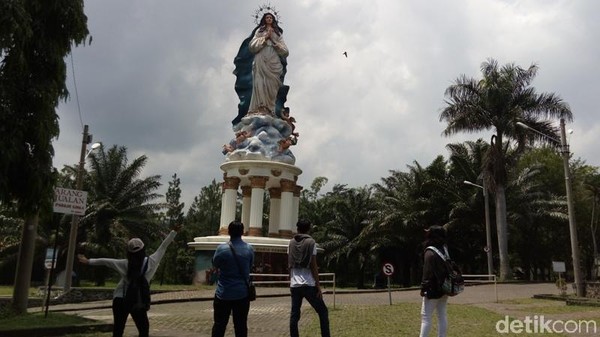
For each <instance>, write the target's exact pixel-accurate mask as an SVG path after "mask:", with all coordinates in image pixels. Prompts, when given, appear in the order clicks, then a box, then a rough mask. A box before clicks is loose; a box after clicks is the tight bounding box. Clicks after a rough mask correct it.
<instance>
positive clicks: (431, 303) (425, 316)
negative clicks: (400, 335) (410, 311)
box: [419, 225, 448, 337]
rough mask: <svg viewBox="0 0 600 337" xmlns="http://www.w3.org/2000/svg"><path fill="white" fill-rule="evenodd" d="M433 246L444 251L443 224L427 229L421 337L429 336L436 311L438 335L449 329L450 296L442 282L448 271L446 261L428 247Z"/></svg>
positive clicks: (444, 236) (444, 336) (444, 334)
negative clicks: (447, 310)
mask: <svg viewBox="0 0 600 337" xmlns="http://www.w3.org/2000/svg"><path fill="white" fill-rule="evenodd" d="M429 246H433V247H435V248H437V249H438V250H440V251H442V252H444V251H445V246H446V230H445V229H444V227H442V226H437V225H435V226H431V227H429V228H428V229H427V230H425V242H424V248H425V252H424V254H423V255H424V257H423V279H422V282H421V296H422V297H423V304H422V306H421V334H420V335H419V336H420V337H427V336H429V331H430V330H431V323H432V319H433V313H434V311H437V316H438V319H437V320H438V337H446V331H447V330H448V315H447V312H446V305H447V303H448V296H447V295H445V294H444V293H443V291H442V283H443V280H444V279H445V278H446V275H447V273H448V271H447V268H446V263H445V262H444V260H443V259H442V258H441V257H440V256H439V255H438V254H437V253H436V252H435V251H433V250H431V249H427V247H429Z"/></svg>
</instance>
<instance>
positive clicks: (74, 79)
mask: <svg viewBox="0 0 600 337" xmlns="http://www.w3.org/2000/svg"><path fill="white" fill-rule="evenodd" d="M69 56H70V59H71V73H72V74H73V87H74V88H75V101H76V102H77V113H78V114H79V122H80V123H81V129H82V130H83V117H82V116H81V106H80V105H79V93H78V92H77V79H76V78H75V65H74V63H73V51H71V53H69Z"/></svg>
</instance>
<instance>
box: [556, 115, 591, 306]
mask: <svg viewBox="0 0 600 337" xmlns="http://www.w3.org/2000/svg"><path fill="white" fill-rule="evenodd" d="M560 145H561V154H562V157H563V164H564V168H565V187H566V190H567V207H568V208H567V209H568V212H569V234H570V236H571V257H572V259H573V277H574V279H575V290H576V292H577V296H578V297H583V296H585V284H584V283H583V278H582V276H581V268H580V267H579V240H578V239H577V223H576V222H575V206H574V205H573V188H572V186H571V174H570V168H569V145H568V144H567V135H566V132H565V119H564V118H561V119H560Z"/></svg>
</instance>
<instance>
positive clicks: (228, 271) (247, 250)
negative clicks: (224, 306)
mask: <svg viewBox="0 0 600 337" xmlns="http://www.w3.org/2000/svg"><path fill="white" fill-rule="evenodd" d="M231 243H233V248H234V249H235V253H236V254H237V258H238V261H239V263H240V268H241V269H242V273H243V276H242V275H241V274H240V269H239V268H238V265H237V263H236V262H235V259H234V257H233V253H232V252H231V248H229V244H227V243H222V244H220V245H219V246H218V247H217V250H216V251H215V255H214V256H213V266H215V268H218V269H219V280H218V281H217V290H216V291H215V296H216V297H217V298H219V299H221V300H226V301H234V300H240V299H242V298H246V297H247V296H248V287H247V286H246V281H248V280H250V269H251V268H252V265H253V264H254V249H253V248H252V246H251V245H249V244H247V243H246V242H244V241H243V240H242V238H234V239H232V240H231Z"/></svg>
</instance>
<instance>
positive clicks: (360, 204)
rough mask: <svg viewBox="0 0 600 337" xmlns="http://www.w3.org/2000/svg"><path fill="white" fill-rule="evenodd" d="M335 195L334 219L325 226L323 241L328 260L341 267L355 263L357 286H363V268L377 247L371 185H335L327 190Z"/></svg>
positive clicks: (346, 267)
mask: <svg viewBox="0 0 600 337" xmlns="http://www.w3.org/2000/svg"><path fill="white" fill-rule="evenodd" d="M331 194H335V195H336V196H335V201H334V202H333V212H334V214H335V215H334V219H333V220H331V221H330V222H329V223H328V224H327V225H326V227H325V228H323V229H319V230H325V232H324V233H322V234H324V241H323V242H322V243H321V245H322V247H323V249H325V256H326V260H327V261H328V262H336V264H337V265H338V266H339V265H340V263H342V264H343V265H344V268H345V269H348V267H350V266H357V267H358V273H357V287H358V288H364V281H365V268H366V267H367V265H369V262H370V261H371V259H372V257H373V254H372V252H373V251H375V249H376V248H377V244H376V242H377V240H375V238H376V237H377V235H376V233H375V230H376V227H374V226H373V221H372V219H373V216H374V210H375V203H374V199H373V197H372V192H371V188H369V187H361V188H351V189H348V188H346V187H345V186H343V185H337V186H335V187H334V190H333V191H332V192H331V193H330V196H331Z"/></svg>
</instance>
